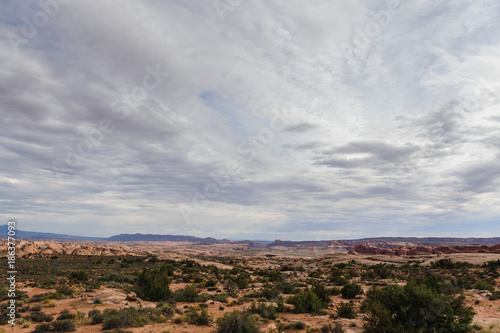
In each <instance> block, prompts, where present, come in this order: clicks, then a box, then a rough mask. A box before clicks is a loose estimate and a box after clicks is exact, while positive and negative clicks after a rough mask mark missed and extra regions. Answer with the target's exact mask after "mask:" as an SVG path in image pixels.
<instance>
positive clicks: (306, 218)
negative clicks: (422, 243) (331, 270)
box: [0, 0, 500, 239]
mask: <svg viewBox="0 0 500 333" xmlns="http://www.w3.org/2000/svg"><path fill="white" fill-rule="evenodd" d="M2 7H3V9H2V11H1V13H2V14H0V46H1V47H0V50H1V51H0V61H1V62H2V64H3V65H2V67H1V68H0V99H1V101H2V103H1V104H0V116H1V118H0V122H1V123H2V125H3V126H2V128H3V131H2V133H1V134H0V153H1V154H2V157H3V159H2V161H1V162H0V170H1V172H2V173H1V177H0V184H2V190H1V191H0V193H1V197H0V207H1V208H2V209H1V210H2V215H1V217H2V218H4V219H8V218H12V217H17V218H19V220H20V221H21V223H24V224H25V226H26V228H25V229H32V230H35V229H38V230H47V231H53V232H54V231H61V232H65V233H81V234H87V235H100V234H106V235H111V234H115V233H119V232H122V231H124V230H126V231H128V232H144V233H167V232H168V233H172V234H176V233H183V234H189V233H190V231H191V233H192V234H197V235H204V236H205V235H207V236H216V237H219V236H220V237H234V238H251V237H254V236H255V237H258V238H289V239H303V238H317V237H321V236H322V235H325V237H326V235H328V237H330V238H335V237H342V238H346V237H351V238H352V237H366V236H370V235H388V234H391V235H394V234H397V233H399V234H401V235H412V234H418V235H422V233H427V234H428V235H433V232H436V233H441V234H442V233H443V232H444V231H443V227H442V226H443V225H450V226H452V225H453V226H454V227H453V228H451V229H450V234H453V235H455V234H456V235H483V234H484V230H482V229H481V230H479V229H475V228H474V225H471V224H470V221H473V220H474V219H480V220H481V221H492V220H494V219H495V218H498V212H497V209H496V207H498V205H497V204H498V200H497V199H496V197H498V192H499V185H500V184H499V180H498V179H500V178H499V177H500V176H499V174H498V172H497V169H498V167H497V166H498V162H500V154H499V151H498V148H499V146H500V145H499V143H498V133H499V131H500V122H499V121H498V116H499V113H498V112H499V100H498V98H497V97H496V96H497V95H498V90H500V61H499V60H498V53H499V50H500V44H499V38H500V37H498V36H497V34H492V33H491V32H492V31H497V30H498V24H499V23H498V22H497V20H496V19H495V16H494V14H493V13H495V12H497V10H498V5H497V4H495V3H491V2H487V1H485V2H475V3H473V4H464V3H450V4H444V3H442V4H440V3H435V2H431V1H428V2H419V3H418V4H417V3H401V4H398V2H397V1H396V2H392V3H391V4H389V3H386V2H367V1H356V2H349V3H343V2H329V1H320V0H315V1H312V2H309V1H307V2H306V1H302V0H296V1H273V2H271V3H270V2H262V1H261V2H248V1H244V2H242V3H241V4H240V5H238V6H236V7H235V8H233V10H232V11H227V12H225V13H224V19H223V20H220V19H219V17H218V14H217V12H216V11H215V9H214V8H213V5H212V3H211V2H206V3H204V2H189V3H185V2H178V1H148V2H140V3H137V2H132V1H125V0H124V1H85V2H70V3H69V4H67V5H60V7H59V9H58V11H57V13H56V14H55V15H53V17H50V18H49V19H48V21H47V24H44V25H43V26H40V27H39V28H38V29H37V34H36V36H34V37H29V38H28V37H26V36H24V35H23V24H25V23H23V22H25V21H23V18H26V19H27V20H28V21H30V22H33V17H34V15H39V14H37V13H39V12H41V11H42V8H40V7H39V5H38V3H37V2H35V1H28V2H22V3H20V2H19V3H18V2H2ZM384 15H385V16H384ZM387 15H389V16H387ZM377 24H378V28H379V30H373V29H376V28H377ZM374 31H375V32H374ZM9 33H10V35H9ZM13 33H15V34H17V35H18V36H20V37H22V38H25V39H24V42H23V43H20V44H19V45H17V46H18V50H17V51H18V52H17V53H16V52H15V49H13V48H12V45H11V40H10V39H9V37H8V36H12V34H13ZM359 38H361V39H359ZM363 38H364V39H363ZM360 43H361V44H360ZM157 68H158V69H157ZM155 69H157V70H158V71H160V72H162V73H163V72H168V76H167V75H164V76H161V80H160V81H161V82H159V85H158V87H155V88H154V89H148V90H145V89H144V87H145V82H146V84H147V83H148V82H153V81H147V80H146V79H145V77H146V76H147V75H151V74H150V73H151V71H154V70H155ZM145 80H146V81H145ZM144 92H145V94H144ZM129 95H132V97H131V98H132V100H133V101H132V102H130V101H129V102H127V103H128V104H120V105H121V106H122V107H123V108H125V109H127V108H129V109H130V112H129V113H123V112H124V111H123V110H124V109H123V108H122V109H118V110H116V109H113V108H112V107H111V105H113V103H114V102H116V101H120V100H128V99H129ZM276 111H279V112H280V113H283V112H285V116H281V118H280V119H277V118H274V117H275V116H276V114H275V112H276ZM103 121H104V123H106V122H107V123H106V124H108V125H111V126H112V129H111V130H109V131H108V132H106V133H104V132H102V126H103V125H102V124H103V123H102V122H103ZM100 124H101V125H100ZM99 126H101V128H100V127H99ZM104 127H106V126H104ZM97 129H99V130H100V131H101V132H100V134H99V132H96V130H97ZM92 140H93V141H92ZM69 152H73V153H75V154H76V155H71V156H72V157H73V158H74V159H73V160H71V158H69V159H68V156H70V155H68V153H69ZM75 158H76V159H75ZM68 161H69V162H68ZM235 166H237V168H236V169H238V170H236V171H235V170H234V167H235ZM231 170H232V171H233V172H232V174H231V177H230V178H227V175H228V172H229V171H231ZM214 174H216V175H218V176H219V177H222V178H218V182H217V180H214V176H213V175H214ZM223 174H225V175H226V178H224V176H222V175H223ZM214 186H216V188H215V187H214ZM210 190H213V191H215V192H214V193H212V194H211V192H210ZM204 192H205V194H203V193H204ZM207 193H208V194H207ZM197 195H199V196H198V197H197ZM206 196H208V197H209V198H208V200H207V198H206ZM200 198H201V199H200ZM179 204H182V205H184V207H191V209H192V210H194V211H195V214H193V215H192V219H191V220H190V221H189V222H188V223H186V221H184V219H183V217H182V214H181V213H180V212H179V210H178V207H179ZM21 225H22V224H21ZM476 225H481V226H482V228H490V229H491V231H492V232H494V231H496V230H498V227H495V226H494V225H493V224H491V222H484V223H482V224H481V223H479V224H476ZM89 227H90V228H89ZM495 228H497V229H495ZM89 230H95V232H91V231H89ZM242 233H244V234H245V237H243V236H241V234H242ZM335 235H337V236H335Z"/></svg>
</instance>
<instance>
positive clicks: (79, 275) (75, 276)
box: [69, 271, 89, 282]
mask: <svg viewBox="0 0 500 333" xmlns="http://www.w3.org/2000/svg"><path fill="white" fill-rule="evenodd" d="M69 279H70V280H74V281H79V282H86V281H88V280H89V276H88V275H87V273H86V272H85V271H73V272H71V274H70V275H69Z"/></svg>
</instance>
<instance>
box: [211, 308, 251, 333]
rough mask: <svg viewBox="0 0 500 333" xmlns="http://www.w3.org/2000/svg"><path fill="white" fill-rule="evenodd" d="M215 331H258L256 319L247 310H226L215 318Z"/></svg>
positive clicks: (242, 332) (230, 332) (223, 332)
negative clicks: (221, 315) (222, 314)
mask: <svg viewBox="0 0 500 333" xmlns="http://www.w3.org/2000/svg"><path fill="white" fill-rule="evenodd" d="M217 326H218V327H217V331H216V332H217V333H259V332H260V330H259V327H258V326H257V320H256V318H255V317H254V316H252V315H250V314H249V313H248V312H240V311H238V310H236V311H233V312H227V313H225V314H224V317H221V318H218V319H217Z"/></svg>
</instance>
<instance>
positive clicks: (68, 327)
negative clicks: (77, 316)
mask: <svg viewBox="0 0 500 333" xmlns="http://www.w3.org/2000/svg"><path fill="white" fill-rule="evenodd" d="M75 330H76V324H75V322H74V321H72V320H70V319H66V320H56V321H54V322H53V323H52V331H53V332H74V331H75Z"/></svg>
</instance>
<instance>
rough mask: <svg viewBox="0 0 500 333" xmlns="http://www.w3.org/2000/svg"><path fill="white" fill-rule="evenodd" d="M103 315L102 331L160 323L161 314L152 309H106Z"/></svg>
mask: <svg viewBox="0 0 500 333" xmlns="http://www.w3.org/2000/svg"><path fill="white" fill-rule="evenodd" d="M103 315H104V318H105V319H104V321H103V322H102V327H103V329H113V328H126V327H142V326H144V325H146V324H148V323H155V322H159V321H162V320H161V312H160V311H159V310H157V309H152V308H133V307H129V308H124V309H119V310H117V309H106V310H104V313H103Z"/></svg>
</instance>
